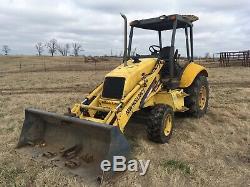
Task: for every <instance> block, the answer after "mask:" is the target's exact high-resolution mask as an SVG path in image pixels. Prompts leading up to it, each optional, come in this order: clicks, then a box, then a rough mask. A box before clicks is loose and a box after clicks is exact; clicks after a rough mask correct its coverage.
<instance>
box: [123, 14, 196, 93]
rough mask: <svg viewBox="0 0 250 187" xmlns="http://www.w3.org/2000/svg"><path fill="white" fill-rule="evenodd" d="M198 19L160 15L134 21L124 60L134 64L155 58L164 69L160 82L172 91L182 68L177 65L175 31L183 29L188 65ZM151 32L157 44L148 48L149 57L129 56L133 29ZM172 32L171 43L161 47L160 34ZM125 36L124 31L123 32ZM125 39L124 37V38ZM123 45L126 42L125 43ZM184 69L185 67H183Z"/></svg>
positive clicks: (191, 57)
mask: <svg viewBox="0 0 250 187" xmlns="http://www.w3.org/2000/svg"><path fill="white" fill-rule="evenodd" d="M198 19H199V18H198V17H196V16H193V15H178V14H175V15H169V16H166V15H162V16H160V17H156V18H150V19H142V20H135V21H132V22H131V23H130V27H131V28H130V34H129V43H128V47H127V48H128V50H127V54H125V53H126V52H124V56H125V60H124V61H126V60H128V59H131V58H132V59H133V60H134V62H135V63H139V62H140V59H142V58H157V59H158V60H163V61H164V67H163V68H162V71H161V77H162V79H161V80H162V82H163V83H164V85H165V87H167V88H170V89H174V88H177V87H178V85H179V80H180V76H181V74H182V72H183V67H182V66H181V65H180V64H179V63H178V58H179V56H180V55H179V54H178V49H176V48H175V38H176V30H177V29H184V34H185V39H186V54H187V60H188V63H190V62H192V61H193V24H192V23H193V22H194V21H197V20H198ZM137 28H139V29H144V30H152V31H156V32H157V33H158V38H159V41H158V44H154V45H151V46H149V48H148V50H149V53H150V54H149V55H140V54H136V55H134V56H133V55H131V49H132V45H133V35H134V30H135V29H137ZM168 30H170V31H172V35H171V41H170V44H169V46H163V42H162V33H163V31H168ZM125 34H127V33H126V30H125ZM125 38H126V36H125ZM125 40H127V39H125ZM125 45H126V46H127V44H126V41H125ZM184 67H185V66H184Z"/></svg>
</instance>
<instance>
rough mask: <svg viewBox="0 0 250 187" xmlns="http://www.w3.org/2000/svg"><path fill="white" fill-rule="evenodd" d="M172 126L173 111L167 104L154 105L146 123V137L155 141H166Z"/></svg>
mask: <svg viewBox="0 0 250 187" xmlns="http://www.w3.org/2000/svg"><path fill="white" fill-rule="evenodd" d="M173 127H174V112H173V109H172V107H170V106H168V105H163V104H160V105H156V106H154V107H153V109H152V110H151V112H150V117H149V120H148V124H147V133H148V138H149V139H150V140H151V141H154V142H157V143H167V142H168V140H169V139H170V137H171V135H172V132H173Z"/></svg>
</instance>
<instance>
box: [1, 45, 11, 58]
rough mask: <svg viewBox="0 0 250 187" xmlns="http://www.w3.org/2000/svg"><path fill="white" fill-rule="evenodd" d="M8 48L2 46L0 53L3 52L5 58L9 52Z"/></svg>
mask: <svg viewBox="0 0 250 187" xmlns="http://www.w3.org/2000/svg"><path fill="white" fill-rule="evenodd" d="M10 50H11V49H10V48H9V46H8V45H3V48H2V51H3V52H4V54H5V55H6V56H7V55H8V54H9V52H10Z"/></svg>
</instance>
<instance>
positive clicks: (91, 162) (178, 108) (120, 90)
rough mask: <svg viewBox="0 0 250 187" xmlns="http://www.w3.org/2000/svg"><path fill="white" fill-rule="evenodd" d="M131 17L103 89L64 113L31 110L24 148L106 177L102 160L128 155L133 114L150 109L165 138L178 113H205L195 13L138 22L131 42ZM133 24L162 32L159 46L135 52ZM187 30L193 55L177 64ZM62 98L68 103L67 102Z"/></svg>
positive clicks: (153, 126)
mask: <svg viewBox="0 0 250 187" xmlns="http://www.w3.org/2000/svg"><path fill="white" fill-rule="evenodd" d="M122 17H123V18H124V22H125V24H124V25H125V29H124V31H125V34H124V58H123V64H122V65H120V66H118V67H117V68H115V69H114V70H113V71H111V72H109V73H108V74H107V75H106V76H105V79H104V81H103V83H101V84H100V85H99V86H98V87H97V88H95V89H94V90H93V91H92V92H90V93H89V95H87V96H86V98H85V99H84V100H83V101H82V102H81V103H77V104H75V105H74V106H73V107H72V108H71V109H69V111H68V113H67V114H65V115H58V114H55V113H50V112H44V111H40V110H36V109H31V108H28V109H26V110H25V121H24V124H23V128H22V132H21V136H20V140H19V143H18V146H17V147H18V148H20V150H22V151H23V152H25V153H31V154H32V156H33V158H37V159H41V160H49V161H51V162H53V163H54V164H55V165H60V166H63V167H65V168H68V170H70V171H71V172H73V173H75V174H77V175H80V176H83V177H86V178H87V179H89V180H90V179H92V178H91V177H90V176H95V177H96V176H100V175H101V174H102V171H101V169H100V162H101V161H102V160H104V159H108V160H110V161H112V157H113V156H114V155H115V156H128V155H129V152H130V148H129V147H130V146H129V144H128V143H127V140H126V138H125V136H124V133H125V127H126V125H127V123H128V120H129V119H130V118H131V116H132V115H133V114H134V113H135V112H137V111H140V110H146V111H148V112H149V120H147V121H145V123H146V122H147V134H148V137H149V139H150V140H152V141H154V142H158V143H166V142H168V140H169V138H170V137H171V135H172V132H173V128H174V113H175V112H187V113H189V114H190V115H193V116H195V117H201V116H203V115H204V114H205V113H206V110H207V106H208V95H209V88H208V82H207V76H208V73H207V71H206V69H205V68H204V67H202V66H200V65H198V64H195V63H194V62H193V22H194V21H196V20H198V18H197V17H196V16H190V15H170V16H165V15H163V16H160V17H156V18H150V19H143V20H135V21H133V22H131V23H130V26H131V29H130V34H129V43H128V45H127V18H126V16H125V15H122ZM135 29H146V30H153V31H156V34H157V36H158V38H159V41H158V45H151V46H149V52H150V54H149V55H138V54H137V55H135V56H132V55H131V48H132V41H133V33H134V30H135ZM177 29H182V30H183V31H184V34H185V40H184V43H185V44H186V53H187V60H186V63H185V64H184V65H180V64H179V61H180V60H179V58H178V57H179V55H178V50H177V49H175V36H176V30H177ZM163 31H170V32H171V41H170V42H169V43H170V45H169V46H163V42H162V33H163ZM62 102H63V101H62Z"/></svg>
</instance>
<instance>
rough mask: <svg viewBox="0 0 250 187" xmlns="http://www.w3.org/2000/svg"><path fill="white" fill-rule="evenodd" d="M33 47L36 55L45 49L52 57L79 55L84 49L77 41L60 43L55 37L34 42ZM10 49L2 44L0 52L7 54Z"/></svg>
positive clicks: (40, 54)
mask: <svg viewBox="0 0 250 187" xmlns="http://www.w3.org/2000/svg"><path fill="white" fill-rule="evenodd" d="M35 49H36V51H37V55H38V56H42V55H43V53H44V51H45V49H47V50H48V53H49V54H50V55H51V56H52V57H53V56H54V55H55V54H57V53H58V54H60V55H62V56H69V55H70V54H71V55H73V56H79V53H80V52H81V51H84V50H83V49H82V45H81V44H80V43H77V42H73V43H72V44H69V43H66V44H60V43H58V41H57V40H56V39H51V40H50V41H49V42H45V43H43V42H37V43H36V44H35ZM10 51H11V49H10V47H9V46H8V45H3V46H2V52H3V53H4V55H6V56H7V55H8V54H9V52H10Z"/></svg>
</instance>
